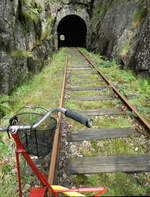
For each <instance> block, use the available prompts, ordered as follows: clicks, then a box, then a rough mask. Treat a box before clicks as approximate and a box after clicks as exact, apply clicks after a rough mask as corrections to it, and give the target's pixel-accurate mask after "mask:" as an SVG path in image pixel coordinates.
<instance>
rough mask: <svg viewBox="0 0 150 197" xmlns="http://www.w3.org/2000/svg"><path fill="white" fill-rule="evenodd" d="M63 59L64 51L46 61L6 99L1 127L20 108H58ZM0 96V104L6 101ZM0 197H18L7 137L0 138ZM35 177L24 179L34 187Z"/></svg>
mask: <svg viewBox="0 0 150 197" xmlns="http://www.w3.org/2000/svg"><path fill="white" fill-rule="evenodd" d="M65 59H66V53H65V49H61V50H60V51H59V52H58V53H57V54H54V56H53V59H52V58H49V59H48V60H47V61H46V65H45V67H44V68H43V70H42V71H41V73H39V74H37V75H35V76H34V77H33V78H32V79H31V80H29V81H28V82H26V83H25V84H24V85H22V86H21V87H18V88H16V90H14V91H13V92H12V94H11V95H10V96H9V110H7V111H6V110H5V114H6V115H5V116H4V117H3V118H2V119H0V125H5V126H7V125H8V121H9V118H10V117H12V116H13V115H14V114H16V112H17V111H18V110H19V109H20V108H22V107H23V106H26V105H30V106H42V107H44V108H47V109H49V108H53V107H57V106H58V105H59V100H60V93H61V88H62V80H63V70H64V62H65ZM7 99H8V98H7V97H5V98H4V96H3V98H1V100H7ZM0 166H1V168H0V197H1V196H3V197H8V196H13V197H15V196H19V194H18V180H17V171H16V163H15V145H14V143H13V140H12V139H8V136H7V134H1V135H0ZM34 179H35V178H34V177H23V185H24V184H25V183H28V184H31V185H33V184H34V183H35V180H34Z"/></svg>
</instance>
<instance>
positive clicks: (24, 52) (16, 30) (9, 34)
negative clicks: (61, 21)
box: [0, 0, 53, 94]
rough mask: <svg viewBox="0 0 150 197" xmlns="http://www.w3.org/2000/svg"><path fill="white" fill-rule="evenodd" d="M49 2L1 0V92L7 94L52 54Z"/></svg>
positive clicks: (37, 69)
mask: <svg viewBox="0 0 150 197" xmlns="http://www.w3.org/2000/svg"><path fill="white" fill-rule="evenodd" d="M52 21H53V19H52V17H51V13H50V5H49V1H46V0H45V1H44V0H1V1H0V94H4V93H5V94H8V93H10V92H11V90H12V89H14V88H15V87H16V86H17V85H20V84H21V83H23V82H24V80H25V79H26V78H27V77H28V76H29V75H31V74H32V73H36V72H39V71H40V70H41V68H42V66H43V63H44V60H45V58H46V57H47V55H48V54H50V53H52V41H51V23H52Z"/></svg>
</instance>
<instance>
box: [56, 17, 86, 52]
mask: <svg viewBox="0 0 150 197" xmlns="http://www.w3.org/2000/svg"><path fill="white" fill-rule="evenodd" d="M57 33H58V48H60V47H85V48H86V34H87V27H86V24H85V22H84V20H83V19H82V18H81V17H79V16H77V15H68V16H66V17H64V18H63V19H62V20H61V21H60V23H59V25H58V28H57Z"/></svg>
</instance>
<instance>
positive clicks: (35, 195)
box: [11, 133, 106, 197]
mask: <svg viewBox="0 0 150 197" xmlns="http://www.w3.org/2000/svg"><path fill="white" fill-rule="evenodd" d="M11 135H12V137H13V139H14V141H15V143H16V146H17V149H16V162H17V175H18V182H19V193H20V197H22V187H21V174H20V165H19V154H22V155H23V157H24V158H25V160H26V161H27V163H28V164H29V166H30V167H31V169H32V170H33V172H34V173H35V175H36V176H37V178H38V179H39V181H40V183H41V185H42V186H43V187H37V188H33V189H32V190H31V192H30V195H29V197H44V196H45V194H46V192H47V189H48V190H50V192H51V193H53V195H54V196H55V197H58V195H57V193H63V192H98V193H97V194H96V195H94V196H99V195H101V194H102V193H104V192H105V191H106V189H105V188H103V187H97V188H78V189H64V190H55V191H54V189H53V188H52V186H51V185H50V184H49V183H48V181H47V179H46V176H45V174H43V175H42V174H41V172H40V171H39V169H38V168H37V167H36V165H35V164H34V163H33V161H32V160H31V158H30V156H29V155H28V153H27V151H26V150H25V148H24V147H23V144H22V143H21V141H20V138H19V135H18V134H17V133H11ZM47 195H48V196H49V195H50V193H49V192H47Z"/></svg>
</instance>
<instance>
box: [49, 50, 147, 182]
mask: <svg viewBox="0 0 150 197" xmlns="http://www.w3.org/2000/svg"><path fill="white" fill-rule="evenodd" d="M118 89H119V86H113V84H112V83H111V82H109V80H108V79H107V78H106V76H104V75H103V73H102V72H101V71H99V70H98V69H97V68H96V67H95V66H94V64H93V63H92V62H91V60H89V59H88V58H87V57H86V56H85V55H84V54H83V53H82V52H81V51H79V50H77V49H67V60H66V63H65V73H64V82H63V88H62V96H61V102H60V107H61V106H63V105H64V107H69V108H72V109H73V110H76V111H78V112H80V113H81V114H84V115H86V116H89V117H90V118H91V119H93V120H94V125H93V128H91V129H85V128H83V127H81V126H80V125H79V124H74V123H73V122H72V121H71V122H69V123H62V124H63V125H62V126H60V125H61V120H60V119H61V118H62V117H60V116H59V120H58V129H57V131H56V134H55V139H54V144H53V150H52V156H51V164H50V169H49V179H48V180H49V183H50V184H54V182H55V181H57V183H59V184H60V182H59V180H58V179H59V174H60V172H59V171H61V172H62V174H64V173H65V174H67V175H66V176H68V178H66V177H65V178H62V179H61V181H62V180H63V182H64V183H62V182H61V184H65V181H64V179H69V177H70V179H72V175H74V174H77V175H79V174H86V175H88V174H99V173H110V172H111V173H115V172H118V171H119V172H130V173H135V172H149V171H150V154H149V153H146V148H145V147H144V148H143V150H141V149H140V148H141V147H140V148H139V147H138V145H139V144H138V139H139V142H140V141H141V140H148V137H150V134H149V130H150V125H149V123H148V122H147V121H146V120H145V119H144V118H143V117H142V116H141V115H140V114H139V112H138V111H137V110H136V109H135V108H134V107H133V106H132V105H130V103H129V102H128V99H132V98H133V97H134V95H126V97H125V96H123V95H121V94H120V92H119V90H118ZM64 95H65V96H64ZM64 98H65V99H64ZM63 100H64V101H63ZM63 103H64V104H63ZM128 110H129V111H132V113H134V114H136V120H135V119H133V118H131V117H130V116H129V113H128ZM109 121H111V123H112V124H111V125H110V124H108V125H107V122H109ZM137 121H139V122H137ZM63 122H66V121H65V120H64V121H63ZM113 123H114V124H113ZM139 124H140V125H141V126H140V128H141V129H139V127H138V125H139ZM143 134H145V135H146V136H144V135H143ZM59 136H63V137H62V138H63V140H59ZM117 140H118V141H117ZM134 140H135V142H133V141H134ZM59 141H62V142H61V144H60V145H59ZM115 143H118V144H119V143H120V144H119V145H120V146H121V145H122V144H123V146H124V144H126V145H127V144H129V149H130V151H129V150H128V149H126V148H124V150H123V151H122V150H121V147H119V145H118V149H119V150H117V149H116V150H114V148H113V147H114V144H115ZM121 143H122V144H121ZM134 145H135V146H136V148H135V146H134ZM59 146H60V147H61V150H60V157H63V159H61V162H60V161H57V158H58V156H57V154H58V149H59ZM111 146H112V148H111ZM133 146H134V148H133ZM93 147H94V148H93ZM64 149H66V150H64ZM135 149H136V150H135ZM130 152H131V154H129V153H130ZM62 155H65V156H62ZM56 164H57V169H58V170H57V177H58V178H57V179H55V178H56V177H55V172H56V171H55V170H56ZM69 184H70V183H68V185H69ZM101 186H103V185H101Z"/></svg>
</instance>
